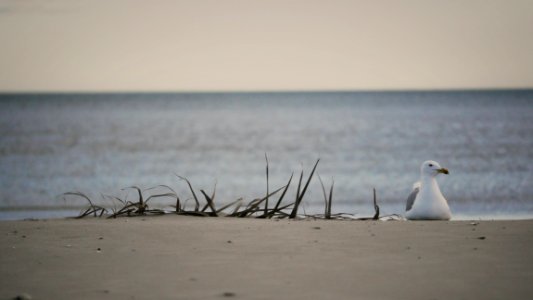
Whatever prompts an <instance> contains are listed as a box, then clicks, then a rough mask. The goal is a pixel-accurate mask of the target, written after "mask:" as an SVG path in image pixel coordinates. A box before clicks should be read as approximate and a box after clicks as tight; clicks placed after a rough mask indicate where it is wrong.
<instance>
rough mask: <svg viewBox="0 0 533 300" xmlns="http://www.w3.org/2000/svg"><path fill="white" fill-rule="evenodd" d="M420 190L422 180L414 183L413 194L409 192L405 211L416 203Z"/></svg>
mask: <svg viewBox="0 0 533 300" xmlns="http://www.w3.org/2000/svg"><path fill="white" fill-rule="evenodd" d="M418 191H420V182H416V183H415V184H413V190H412V191H411V194H409V197H407V203H406V204H405V211H410V210H411V208H412V207H413V204H415V199H416V196H417V195H418Z"/></svg>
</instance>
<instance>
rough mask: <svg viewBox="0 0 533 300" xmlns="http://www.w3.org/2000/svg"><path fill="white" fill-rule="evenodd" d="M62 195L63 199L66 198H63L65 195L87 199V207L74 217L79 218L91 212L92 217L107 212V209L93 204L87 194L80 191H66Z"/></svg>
mask: <svg viewBox="0 0 533 300" xmlns="http://www.w3.org/2000/svg"><path fill="white" fill-rule="evenodd" d="M62 195H63V198H64V199H65V200H66V198H65V197H66V196H77V197H81V198H84V199H85V200H87V202H89V208H87V209H86V210H85V211H83V212H81V213H80V214H79V215H78V216H77V217H76V219H81V218H84V217H86V216H88V215H91V214H92V215H94V217H101V216H102V215H103V214H104V213H106V212H107V209H105V208H103V207H102V206H99V205H95V204H94V203H93V202H92V201H91V199H90V198H89V197H88V196H87V195H85V194H83V193H81V192H66V193H63V194H62Z"/></svg>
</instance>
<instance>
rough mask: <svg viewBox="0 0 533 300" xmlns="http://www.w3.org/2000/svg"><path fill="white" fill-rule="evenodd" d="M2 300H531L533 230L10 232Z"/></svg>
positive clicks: (482, 226)
mask: <svg viewBox="0 0 533 300" xmlns="http://www.w3.org/2000/svg"><path fill="white" fill-rule="evenodd" d="M0 236H1V243H0V245H1V246H0V247H2V249H1V251H0V253H1V254H0V265H1V269H0V298H1V299H12V298H13V297H15V296H17V295H21V294H27V295H29V296H31V297H32V299H219V298H235V299H275V298H277V299H531V297H532V296H533V285H532V284H531V283H532V282H533V252H532V251H531V249H532V248H533V220H526V221H479V222H478V221H476V222H470V221H452V222H408V221H387V222H385V221H379V222H378V221H332V220H331V221H324V220H299V221H289V220H259V219H236V218H199V217H186V216H162V217H136V218H121V219H115V220H105V219H83V220H73V219H58V220H38V221H4V222H0Z"/></svg>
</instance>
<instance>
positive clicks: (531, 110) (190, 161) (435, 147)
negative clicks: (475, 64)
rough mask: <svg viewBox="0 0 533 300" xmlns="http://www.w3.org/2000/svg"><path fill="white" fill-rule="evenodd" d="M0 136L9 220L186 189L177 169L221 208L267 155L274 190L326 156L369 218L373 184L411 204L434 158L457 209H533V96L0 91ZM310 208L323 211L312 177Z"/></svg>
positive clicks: (254, 192) (249, 195)
mask: <svg viewBox="0 0 533 300" xmlns="http://www.w3.org/2000/svg"><path fill="white" fill-rule="evenodd" d="M0 133H1V134H0V210H2V212H1V213H0V218H17V216H18V217H20V216H21V215H24V217H29V216H30V217H31V216H36V217H42V216H43V212H42V211H41V212H39V211H38V210H37V211H35V208H42V207H48V208H51V209H57V208H65V207H67V208H68V207H75V206H80V205H83V204H84V202H83V201H80V200H77V199H67V200H64V199H63V198H61V197H58V195H60V194H61V193H63V192H67V191H81V192H84V193H86V194H88V195H89V196H91V198H93V199H94V200H95V201H96V202H102V203H104V204H107V205H110V202H109V201H104V200H101V196H100V194H101V193H103V194H111V195H116V196H121V197H124V196H125V195H126V194H127V192H126V191H121V188H124V187H127V186H131V185H138V186H140V187H142V188H149V187H152V186H155V185H159V184H166V185H169V186H172V187H173V188H174V189H176V190H177V191H178V193H179V195H180V197H181V198H182V199H187V198H190V197H191V196H190V194H189V192H188V190H187V186H186V185H185V184H184V182H182V181H179V180H178V179H177V178H176V177H175V176H174V175H173V174H174V173H177V174H180V175H183V176H186V177H188V178H189V179H190V180H191V182H192V183H193V185H194V186H195V187H196V188H197V189H198V190H199V189H205V190H206V191H208V192H210V191H211V190H212V189H213V186H214V184H215V182H216V183H217V198H216V202H217V203H223V202H229V201H231V200H233V199H236V198H239V197H244V199H245V200H251V199H253V198H256V197H260V196H262V195H263V194H264V193H265V190H266V186H265V185H266V183H265V160H264V154H265V152H266V153H268V157H269V161H270V184H271V190H272V189H274V188H276V187H280V186H282V185H283V184H285V182H286V181H287V180H288V178H289V176H290V175H291V172H293V171H294V172H295V173H299V172H300V171H301V168H302V167H303V168H304V171H305V173H306V174H307V173H308V172H309V171H310V170H311V168H312V165H313V163H314V161H315V160H316V159H317V158H320V159H321V161H320V164H319V167H318V173H319V174H320V176H321V177H322V179H323V180H324V183H325V184H326V186H327V187H329V185H330V183H331V180H332V178H333V179H334V180H335V190H334V205H333V212H347V213H357V214H359V215H366V214H369V213H371V212H372V210H373V208H372V206H371V205H370V201H371V199H372V188H373V187H375V188H376V189H377V191H378V199H379V201H380V203H381V206H382V211H383V213H402V212H403V208H404V202H405V199H406V197H407V195H408V194H409V192H410V188H411V185H412V183H413V182H414V181H416V180H418V176H419V165H420V163H421V162H422V161H424V160H427V159H434V160H437V161H438V162H440V164H441V165H442V166H444V167H447V168H448V169H450V172H451V174H450V175H449V176H444V175H443V176H440V178H439V183H440V186H441V190H442V191H443V193H444V195H445V197H446V198H447V199H448V201H449V203H450V207H451V208H452V211H453V212H454V213H455V214H456V215H458V216H463V217H465V216H466V217H472V218H488V217H498V216H510V217H533V184H531V182H533V178H532V174H533V165H532V161H533V91H497V92H495V91H486V92H391V93H228V94H112V95H109V94H97V95H70V94H62V95H38V94H36V95H0ZM294 190H295V187H293V189H291V190H290V191H289V193H290V196H289V197H290V198H291V200H292V199H293V197H294ZM148 193H149V192H147V194H148ZM128 197H129V199H135V198H136V196H135V193H133V192H130V194H129V195H128ZM287 201H288V199H287ZM188 203H189V204H192V203H191V201H189V202H188ZM169 204H171V202H170V201H168V202H165V200H164V199H163V200H159V201H158V202H155V201H154V203H153V205H157V206H166V205H169ZM8 208H9V209H8ZM13 208H17V209H18V211H16V212H14V211H12V209H13ZM304 208H305V210H306V212H307V213H310V212H312V213H318V212H322V210H323V196H322V190H321V188H320V184H319V181H318V180H316V178H315V180H313V182H312V183H311V186H310V189H309V193H308V195H307V197H306V200H305V206H304ZM55 213H56V214H57V212H55ZM44 214H45V215H46V213H44Z"/></svg>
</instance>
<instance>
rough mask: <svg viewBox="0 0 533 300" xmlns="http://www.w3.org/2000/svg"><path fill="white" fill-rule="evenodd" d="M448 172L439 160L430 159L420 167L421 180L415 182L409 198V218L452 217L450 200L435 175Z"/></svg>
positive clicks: (439, 218) (407, 208)
mask: <svg viewBox="0 0 533 300" xmlns="http://www.w3.org/2000/svg"><path fill="white" fill-rule="evenodd" d="M441 173H442V174H448V173H449V172H448V169H445V168H442V167H441V166H440V165H439V163H438V162H436V161H432V160H428V161H425V162H424V163H422V166H421V167H420V181H418V182H415V184H413V191H412V192H411V194H410V195H409V197H408V198H407V204H406V206H405V217H406V218H407V219H408V220H449V219H450V218H451V217H452V213H451V211H450V207H448V202H447V201H446V199H445V198H444V196H442V193H441V192H440V189H439V185H438V184H437V180H436V179H435V177H436V176H437V175H439V174H441Z"/></svg>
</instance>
